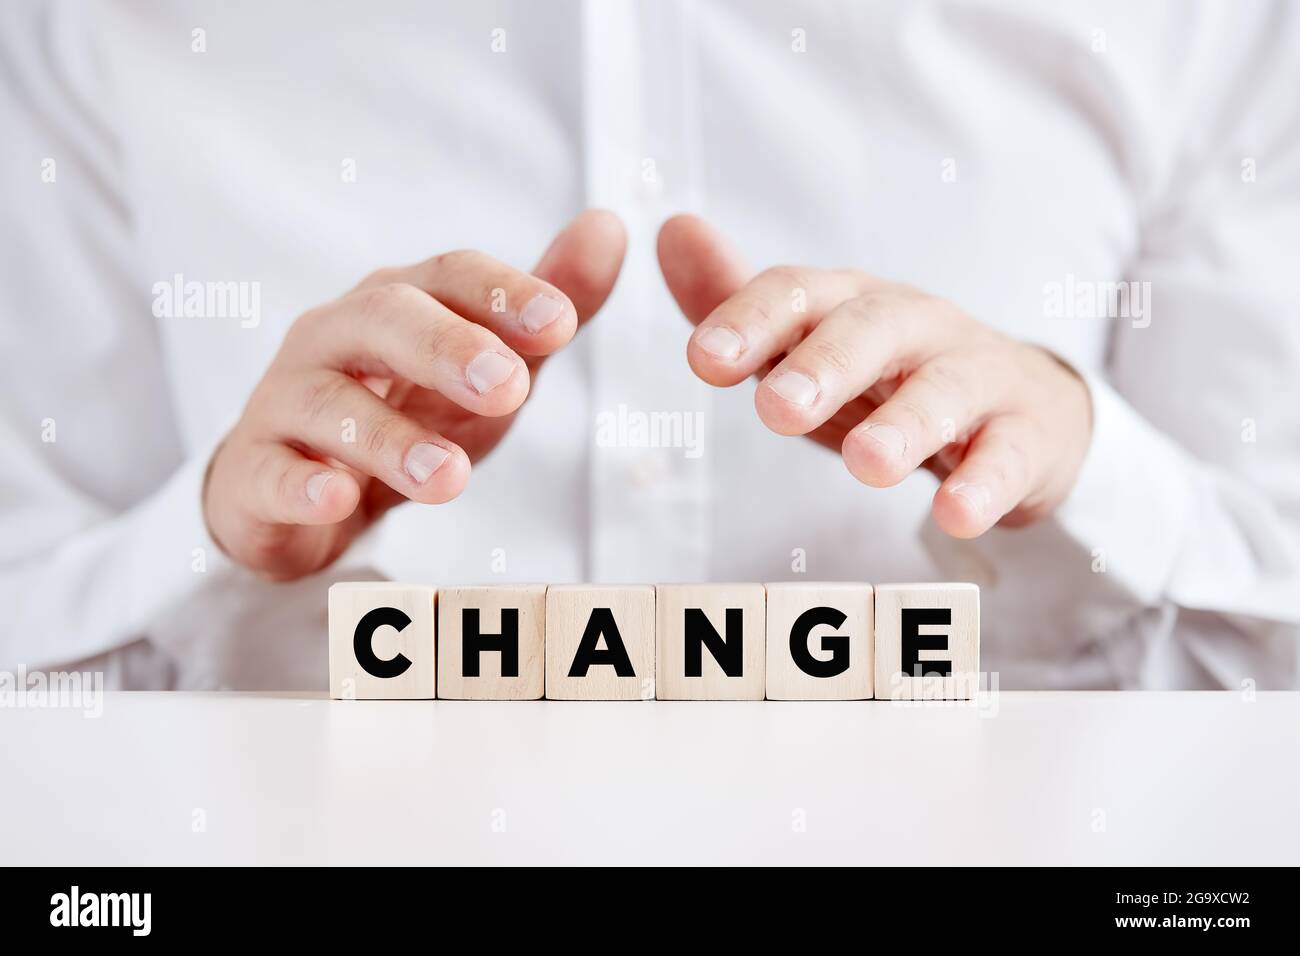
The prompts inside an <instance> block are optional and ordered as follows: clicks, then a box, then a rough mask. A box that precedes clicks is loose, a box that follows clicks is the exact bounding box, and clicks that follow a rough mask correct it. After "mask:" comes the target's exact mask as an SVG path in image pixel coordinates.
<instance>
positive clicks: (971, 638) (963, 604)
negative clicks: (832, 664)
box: [875, 584, 980, 700]
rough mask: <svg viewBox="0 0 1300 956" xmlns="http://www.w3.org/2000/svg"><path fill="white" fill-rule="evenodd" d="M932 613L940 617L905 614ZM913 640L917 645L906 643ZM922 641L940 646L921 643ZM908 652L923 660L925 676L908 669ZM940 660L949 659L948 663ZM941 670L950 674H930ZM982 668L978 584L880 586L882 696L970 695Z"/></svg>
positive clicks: (929, 697) (878, 635)
mask: <svg viewBox="0 0 1300 956" xmlns="http://www.w3.org/2000/svg"><path fill="white" fill-rule="evenodd" d="M908 612H919V615H917V614H915V613H911V614H909V613H908ZM927 614H931V615H933V616H934V617H935V618H936V620H933V621H931V622H929V623H917V622H916V621H915V620H913V621H912V622H911V623H909V622H908V621H905V616H909V617H911V618H913V619H915V618H916V617H918V616H925V615H927ZM944 617H946V618H947V621H946V622H945V621H943V620H942V618H944ZM905 632H906V633H905ZM918 635H919V636H918ZM909 644H910V645H912V647H910V648H909V647H907V646H906V645H909ZM922 644H933V645H936V646H932V647H924V648H918V645H922ZM905 653H906V654H907V655H909V656H911V657H914V658H915V660H916V662H917V663H918V664H919V665H920V669H921V676H916V675H915V674H914V673H907V672H905V668H904V656H905ZM939 662H946V667H945V665H944V664H942V663H939ZM936 669H946V670H948V671H950V673H948V674H946V675H938V674H935V673H929V672H931V671H933V670H936ZM979 669H980V592H979V588H978V587H977V586H976V585H974V584H878V585H876V688H875V691H876V697H877V698H880V699H891V700H969V699H971V698H972V697H974V695H975V692H976V691H977V690H978V689H979ZM908 670H910V669H908Z"/></svg>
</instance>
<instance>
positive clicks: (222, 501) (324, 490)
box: [203, 210, 1091, 580]
mask: <svg viewBox="0 0 1300 956" xmlns="http://www.w3.org/2000/svg"><path fill="white" fill-rule="evenodd" d="M626 245H627V237H626V234H625V231H624V229H623V225H622V223H621V222H620V221H619V220H618V218H617V217H616V216H614V215H613V214H612V213H608V212H603V211H595V210H589V211H587V212H584V213H583V214H581V215H580V216H578V217H577V218H576V219H575V220H574V221H573V222H571V223H570V224H569V225H568V226H567V227H566V228H565V229H564V230H563V231H562V232H561V233H560V234H559V235H558V236H557V237H556V238H555V240H554V241H553V242H552V243H551V246H550V248H549V249H548V250H547V251H546V254H545V255H543V256H542V259H541V261H540V262H539V263H538V264H537V267H536V268H535V269H534V270H533V272H532V274H531V275H530V274H527V273H524V272H520V271H518V270H516V269H512V268H510V267H509V266H506V265H503V264H502V263H500V262H497V261H496V260H494V259H492V258H491V257H489V256H487V255H485V254H483V253H480V252H469V251H460V252H450V253H445V254H443V255H440V256H435V257H434V258H432V259H429V260H427V261H425V262H422V263H419V264H417V265H413V266H408V267H404V268H393V269H381V270H379V271H378V272H376V273H374V274H372V275H371V276H369V277H368V278H366V279H365V280H364V281H363V282H362V283H361V284H360V285H359V286H357V287H356V289H354V290H353V291H352V292H350V293H348V294H347V295H345V296H343V297H342V298H340V299H337V300H336V301H334V302H330V303H328V304H326V305H323V306H321V307H319V308H316V309H313V310H311V311H310V312H307V313H306V314H304V315H303V316H302V317H300V318H299V319H298V320H297V321H296V322H294V324H293V326H292V327H291V328H290V330H289V332H288V334H287V335H286V336H285V339H284V342H283V344H282V345H281V347H280V351H279V352H278V353H277V355H276V357H275V359H274V360H273V361H272V363H271V366H270V368H269V369H268V370H267V372H266V375H265V376H264V377H263V378H262V380H261V382H260V383H258V385H257V387H256V388H255V389H254V391H253V394H252V396H251V398H250V399H249V401H248V404H247V406H246V407H245V409H244V412H243V414H242V416H241V417H240V419H239V421H238V423H237V424H236V425H235V427H234V428H233V430H232V431H231V432H230V434H229V435H228V436H227V437H226V440H225V441H224V442H223V443H222V445H221V447H220V448H219V449H218V450H217V452H216V454H215V455H214V456H213V459H212V462H211V464H210V466H209V471H208V476H207V481H206V483H205V486H204V492H203V507H204V516H205V518H206V520H207V522H208V527H209V528H210V529H211V532H212V535H213V537H214V539H215V540H216V541H217V543H218V544H220V546H221V547H222V548H223V549H224V550H225V551H226V552H227V553H228V554H229V555H230V556H231V557H232V558H233V559H234V560H235V561H237V562H239V563H241V564H243V565H245V566H246V567H248V568H250V569H252V570H254V571H256V572H258V573H260V574H262V575H264V576H266V577H269V578H273V579H277V580H284V579H292V578H297V577H301V576H302V575H305V574H309V573H312V572H314V571H317V570H320V569H321V568H323V567H325V566H326V565H328V564H329V563H330V562H332V561H333V560H334V559H335V558H337V557H338V556H339V555H340V554H341V553H342V552H343V551H344V549H345V548H347V546H348V545H349V544H350V543H351V541H352V540H353V539H354V538H355V537H356V536H357V535H358V534H360V533H361V532H362V531H363V530H365V529H366V528H367V527H368V526H369V525H370V524H371V523H373V522H374V521H375V520H376V519H377V518H378V517H379V516H381V515H382V514H383V513H384V512H385V511H387V510H388V509H389V508H391V507H392V506H393V505H395V504H398V503H400V502H402V501H405V500H408V499H409V500H411V501H419V502H423V503H425V504H440V503H442V502H445V501H449V500H451V499H452V498H455V497H456V496H457V495H459V494H460V493H461V491H463V490H464V488H465V485H466V483H467V482H468V480H469V473H470V466H471V463H472V462H475V461H478V460H479V459H481V458H482V457H483V456H484V455H486V454H487V453H488V452H489V451H491V450H492V448H494V447H495V446H496V444H497V442H499V441H500V440H501V438H502V436H504V435H505V433H506V431H507V430H508V429H509V428H510V425H511V423H512V422H513V420H514V416H515V414H516V413H517V412H518V410H519V408H520V406H521V405H522V404H523V402H524V401H525V399H526V398H527V397H528V392H529V387H530V385H531V382H532V378H533V376H534V375H535V374H536V373H537V370H538V369H539V368H540V367H541V365H542V363H543V362H544V361H545V360H546V358H547V356H549V355H552V354H554V353H555V352H556V351H558V350H559V349H561V348H563V347H564V346H565V345H566V344H567V343H568V342H569V340H570V339H572V338H573V336H574V334H575V333H576V332H577V330H578V327H579V326H581V325H582V324H583V323H584V322H586V321H587V320H588V319H590V318H591V317H592V316H593V315H594V314H595V313H596V312H597V310H599V308H600V307H601V305H603V304H604V302H605V299H606V298H607V297H608V295H609V293H610V290H611V289H613V287H614V282H615V280H616V279H617V277H618V273H619V269H620V268H621V267H622V264H623V255H624V252H625V250H626ZM659 261H660V266H661V268H662V270H663V274H664V278H665V280H666V281H667V283H668V287H669V289H670V290H671V292H672V294H673V296H674V297H675V298H676V300H677V303H678V305H679V306H680V307H681V309H682V311H683V312H684V313H685V314H686V317H687V318H688V319H690V320H691V321H692V322H693V323H695V325H696V328H695V331H694V333H693V334H692V335H691V338H690V342H689V345H688V347H687V359H688V361H689V362H690V365H691V368H692V369H693V370H694V371H695V373H696V374H697V375H699V377H700V378H702V379H703V380H704V381H706V382H708V383H710V384H711V385H718V386H724V387H725V386H732V385H736V384H738V383H740V382H741V381H743V380H744V379H746V378H748V377H749V376H751V375H756V376H758V377H759V379H760V383H759V385H758V389H757V392H756V394H755V398H754V403H755V406H756V408H757V410H758V416H759V418H760V419H762V421H763V423H764V424H766V425H767V426H768V427H769V428H771V429H772V430H773V431H775V432H777V433H779V434H782V435H806V436H807V437H809V438H811V439H813V440H814V441H817V442H819V443H820V444H823V445H826V446H827V447H829V448H831V449H833V450H836V451H839V452H840V453H841V454H842V455H843V457H844V462H845V464H846V465H847V466H848V469H849V471H850V472H851V473H852V474H853V475H854V477H856V478H857V479H858V480H859V481H861V482H863V483H864V484H867V485H871V486H873V487H887V486H889V485H894V484H897V483H898V482H900V481H902V480H903V478H905V477H906V476H907V475H908V474H910V473H911V472H912V471H914V470H915V469H917V468H926V469H928V470H930V471H932V472H933V473H935V474H936V475H937V476H938V477H939V478H940V479H941V482H942V483H941V485H940V487H939V490H938V492H936V494H935V498H934V508H933V511H934V518H935V520H936V522H937V523H938V524H939V526H940V527H941V528H942V529H943V530H944V531H946V532H948V533H949V534H951V535H954V536H956V537H961V538H969V537H975V536H977V535H979V534H982V533H983V532H985V531H987V530H988V529H989V528H990V527H992V526H993V525H994V524H996V523H998V522H1002V523H1003V524H1008V525H1018V524H1024V523H1026V522H1028V521H1032V520H1035V519H1037V518H1039V517H1042V516H1043V515H1045V514H1047V513H1049V512H1050V511H1051V510H1052V509H1053V508H1055V507H1056V505H1058V504H1059V503H1060V502H1061V501H1062V500H1063V499H1064V498H1065V496H1066V494H1067V493H1068V492H1069V490H1070V487H1071V486H1072V485H1073V483H1074V480H1075V477H1076V476H1077V474H1078V471H1079V467H1080V465H1081V464H1082V461H1083V457H1084V454H1085V453H1086V451H1087V447H1088V443H1089V441H1090V437H1091V434H1090V433H1091V407H1090V401H1089V396H1088V392H1087V387H1086V386H1085V385H1084V383H1083V381H1082V380H1081V379H1080V378H1079V377H1078V376H1077V375H1076V374H1075V373H1074V372H1073V371H1072V370H1071V369H1069V368H1068V367H1067V366H1065V365H1064V364H1062V363H1061V362H1059V361H1057V360H1056V359H1055V358H1054V357H1052V356H1051V355H1050V354H1049V353H1047V352H1045V351H1043V350H1041V349H1039V348H1036V347H1034V346H1031V345H1028V344H1025V343H1023V342H1019V341H1017V340H1015V339H1011V338H1008V337H1007V336H1004V335H1002V334H1000V333H998V332H995V331H994V330H992V329H990V328H988V327H987V326H984V325H982V324H981V323H979V322H977V321H975V320H974V319H971V318H970V317H968V316H966V315H964V314H963V313H962V312H961V311H960V310H959V309H957V308H956V307H955V306H953V305H951V304H950V303H948V302H945V301H942V300H940V299H936V298H933V297H931V296H928V295H926V294H924V293H922V292H919V291H917V290H915V289H911V288H908V287H906V286H902V285H899V284H897V283H893V282H889V281H886V280H884V279H878V278H875V277H873V276H870V275H866V274H864V273H860V272H854V271H848V270H823V269H811V268H795V267H788V266H781V267H776V268H772V269H768V270H766V271H764V272H761V273H759V274H758V275H757V276H754V275H753V274H752V272H751V271H750V270H749V269H748V268H747V267H746V266H745V265H744V263H743V262H742V261H741V260H740V258H739V257H738V256H737V255H736V254H735V253H734V252H733V251H732V249H731V248H730V246H729V245H728V244H727V243H726V241H725V240H724V239H723V238H722V237H721V236H720V235H719V234H718V233H717V232H716V231H715V230H713V229H712V228H711V227H710V226H708V225H707V224H706V223H704V222H703V221H702V220H700V219H697V218H695V217H692V216H677V217H675V218H673V219H670V220H669V221H668V222H667V223H665V224H664V226H663V228H662V230H661V231H660V233H659Z"/></svg>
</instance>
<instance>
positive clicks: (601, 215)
mask: <svg viewBox="0 0 1300 956" xmlns="http://www.w3.org/2000/svg"><path fill="white" fill-rule="evenodd" d="M626 252H627V230H626V229H624V228H623V222H622V220H620V219H619V218H618V216H616V215H614V213H612V212H609V211H608V210H605V209H588V210H585V211H584V212H582V213H579V214H578V216H576V217H575V218H574V219H573V221H572V222H570V223H569V224H568V225H567V226H565V227H564V229H562V230H561V231H560V234H559V235H558V236H556V237H555V239H554V241H552V242H551V245H550V247H549V248H548V249H547V250H546V252H545V253H544V254H543V255H542V258H541V259H540V260H539V261H538V263H537V267H536V268H535V269H534V270H533V274H534V275H536V276H537V277H538V278H539V279H541V280H543V281H544V282H549V283H551V284H552V285H554V286H555V287H556V288H557V289H559V290H560V291H561V292H563V293H564V294H565V295H567V296H568V297H569V300H570V301H571V302H572V303H573V306H574V309H575V310H576V312H577V317H578V324H579V325H582V323H584V322H586V321H587V320H589V319H590V318H591V317H592V316H593V315H595V314H596V312H597V311H599V310H600V307H601V306H602V305H604V304H605V300H606V299H607V298H609V294H610V292H612V291H613V289H614V283H615V281H616V280H617V279H618V274H619V270H620V269H622V267H623V257H624V255H625V253H626Z"/></svg>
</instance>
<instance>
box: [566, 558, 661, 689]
mask: <svg viewBox="0 0 1300 956" xmlns="http://www.w3.org/2000/svg"><path fill="white" fill-rule="evenodd" d="M654 681H655V589H654V588H652V587H650V586H649V585H629V586H619V585H604V586H602V585H596V584H553V585H551V586H550V587H549V588H547V589H546V696H547V697H549V698H551V699H552V700H653V699H654Z"/></svg>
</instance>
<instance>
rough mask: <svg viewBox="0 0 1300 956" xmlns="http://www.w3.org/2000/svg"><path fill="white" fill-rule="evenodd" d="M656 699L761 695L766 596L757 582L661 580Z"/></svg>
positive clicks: (658, 611) (756, 698)
mask: <svg viewBox="0 0 1300 956" xmlns="http://www.w3.org/2000/svg"><path fill="white" fill-rule="evenodd" d="M656 590H657V595H658V609H657V610H656V617H657V618H658V632H659V640H658V644H659V667H658V672H657V674H656V682H657V688H658V697H659V699H660V700H762V699H763V694H764V691H765V676H764V670H765V667H764V665H765V663H766V661H765V653H764V644H765V642H766V632H765V628H766V626H767V622H766V612H767V601H766V594H765V592H764V590H763V585H761V584H661V585H659V587H658V588H657V589H656Z"/></svg>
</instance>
